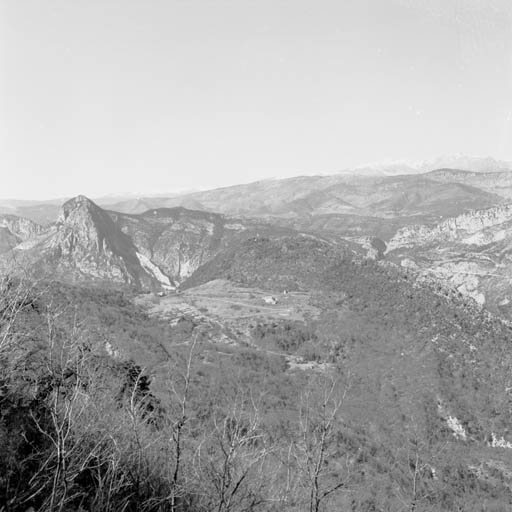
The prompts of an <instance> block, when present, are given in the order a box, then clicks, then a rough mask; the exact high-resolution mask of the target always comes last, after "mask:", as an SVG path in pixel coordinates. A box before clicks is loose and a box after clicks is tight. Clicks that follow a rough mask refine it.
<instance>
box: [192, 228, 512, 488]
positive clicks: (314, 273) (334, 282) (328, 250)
mask: <svg viewBox="0 0 512 512" xmlns="http://www.w3.org/2000/svg"><path fill="white" fill-rule="evenodd" d="M219 278H221V279H228V280H230V281H233V282H235V283H238V284H241V285H243V286H249V287H251V286H254V287H258V288H263V289H267V290H269V291H272V292H279V291H282V290H283V289H291V290H293V289H294V290H300V291H304V292H307V293H308V294H309V295H310V297H311V298H310V301H311V304H313V305H314V306H315V307H317V308H319V309H320V310H322V311H323V313H322V315H321V317H320V318H319V320H318V323H315V324H313V326H311V327H310V337H311V340H313V341H310V342H309V343H310V344H313V343H314V344H315V345H316V348H315V349H313V350H314V351H313V353H314V354H316V355H314V356H313V357H316V358H321V357H323V356H322V355H321V354H324V355H325V354H329V356H328V357H330V358H331V361H332V360H334V361H336V362H337V363H338V364H339V365H340V368H341V371H343V369H344V371H345V372H348V375H350V379H351V382H352V387H351V390H350V392H349V394H348V396H347V399H346V402H345V405H344V407H345V418H347V422H349V423H351V424H352V425H353V426H354V428H355V429H356V430H357V429H361V428H362V427H361V426H362V425H366V426H365V427H364V428H363V431H365V432H366V433H365V434H364V435H365V436H368V439H370V438H371V439H373V442H375V443H376V444H378V445H380V443H383V442H384V443H388V442H389V441H390V439H391V437H392V436H395V435H396V436H397V437H396V442H397V443H398V444H400V443H401V442H406V443H409V442H411V443H412V444H411V445H410V447H409V448H411V449H412V446H414V443H415V442H419V443H421V444H422V446H423V447H424V448H425V449H426V451H429V450H430V449H432V448H433V451H432V452H430V456H431V457H432V459H430V463H431V464H432V466H433V467H442V466H443V465H446V464H449V462H448V460H447V459H443V457H442V456H440V454H441V453H446V450H449V451H451V450H454V451H453V452H452V453H453V454H455V453H459V455H457V457H463V459H464V461H465V462H464V463H465V464H466V471H468V472H469V473H468V474H472V473H471V472H472V471H473V470H470V469H469V466H471V465H472V464H475V463H476V464H482V457H484V459H485V458H487V457H489V458H492V457H498V458H499V457H501V456H504V457H505V459H506V461H507V462H506V464H507V466H508V468H509V469H512V456H511V454H505V453H503V452H501V451H498V452H496V451H495V452H493V446H494V445H493V442H492V441H491V438H492V435H491V434H494V435H496V436H497V438H498V439H499V438H501V436H503V435H504V436H505V438H506V439H507V441H510V440H511V439H510V438H509V436H510V430H509V425H510V421H512V416H511V410H510V408H509V407H508V406H504V404H505V403H508V401H509V400H510V387H508V386H509V384H507V383H508V382H509V373H508V372H509V371H510V370H511V368H512V358H511V356H510V354H511V352H510V341H509V339H510V327H508V326H507V325H506V324H504V323H503V322H501V321H500V320H498V319H497V318H495V317H493V316H492V315H490V314H489V313H488V312H486V311H485V310H484V309H482V308H480V307H479V306H478V305H477V304H476V303H475V302H474V301H472V300H468V299H465V298H464V297H461V296H459V295H458V294H457V293H456V292H453V291H451V289H450V288H444V287H441V286H439V285H438V283H436V282H435V281H433V280H427V281H425V280H421V279H420V280H419V279H417V277H416V276H415V275H414V274H413V273H410V272H407V271H403V270H400V269H398V268H396V267H395V266H393V265H389V264H386V263H384V264H383V263H376V262H372V261H369V260H360V259H358V258H354V257H353V255H351V254H350V253H349V252H348V251H339V250H337V249H336V248H335V247H333V246H332V245H330V244H327V243H325V242H320V241H318V240H313V239H310V238H307V237H289V238H285V239H280V240H269V239H264V238H254V239H250V240H247V241H245V242H244V243H243V244H241V245H240V246H239V247H238V248H236V249H230V250H226V251H223V253H220V254H219V255H217V257H216V258H214V259H213V260H212V261H210V262H208V263H206V264H205V265H204V266H202V267H201V268H200V269H198V271H197V272H196V273H195V274H194V275H193V276H192V277H191V278H190V279H189V280H188V281H187V282H186V283H185V285H184V287H185V288H187V287H192V290H191V291H192V292H193V290H194V288H193V287H194V286H197V285H201V284H203V283H206V282H209V281H212V280H214V279H219ZM320 347H322V348H320ZM315 360H318V359H315ZM320 360H322V359H320ZM348 418H350V419H348ZM356 425H357V426H356ZM359 432H361V430H359ZM429 439H430V440H429ZM430 443H433V444H430ZM434 446H437V448H434ZM427 447H428V448H427ZM409 448H408V449H409ZM438 449H439V451H438ZM484 453H485V454H484ZM462 454H464V455H462ZM424 455H426V453H425V454H424ZM479 460H480V462H477V461H479ZM438 465H439V466H438ZM484 465H485V464H484ZM374 469H375V468H374ZM473 474H474V473H473ZM448 480H449V479H448ZM510 483H511V482H509V484H510Z"/></svg>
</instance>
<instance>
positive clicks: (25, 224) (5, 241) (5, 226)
mask: <svg viewBox="0 0 512 512" xmlns="http://www.w3.org/2000/svg"><path fill="white" fill-rule="evenodd" d="M43 231H44V228H43V227H42V226H40V225H39V224H36V223H35V222H33V221H31V220H29V219H25V218H23V217H17V216H16V215H0V253H2V252H7V251H9V250H11V249H12V248H14V247H16V246H17V245H18V244H20V243H21V242H24V241H26V240H29V239H31V238H34V237H36V236H38V235H39V234H40V233H42V232H43Z"/></svg>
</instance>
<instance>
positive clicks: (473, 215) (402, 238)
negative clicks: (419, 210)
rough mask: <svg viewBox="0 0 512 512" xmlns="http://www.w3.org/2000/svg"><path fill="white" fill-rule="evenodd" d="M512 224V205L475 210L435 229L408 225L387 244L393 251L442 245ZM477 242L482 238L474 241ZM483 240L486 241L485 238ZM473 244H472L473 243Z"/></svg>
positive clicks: (438, 225) (449, 220) (389, 249)
mask: <svg viewBox="0 0 512 512" xmlns="http://www.w3.org/2000/svg"><path fill="white" fill-rule="evenodd" d="M509 221H512V204H506V205H500V206H495V207H493V208H487V209H483V210H474V211H470V212H467V213H464V214H462V215H459V216H457V217H453V218H450V219H446V220H445V221H443V222H440V223H439V224H436V225H434V226H426V225H419V226H407V227H404V228H402V229H399V230H398V231H397V233H396V234H395V235H394V236H393V237H392V238H391V240H390V241H389V242H388V244H387V251H388V252H390V251H392V250H394V249H396V248H399V247H414V246H416V245H418V244H430V243H442V242H450V241H456V240H462V239H463V238H464V237H466V235H472V234H475V233H477V232H481V231H482V230H485V229H486V228H491V227H495V226H499V225H502V224H504V223H506V222H509ZM473 239H474V241H475V243H477V241H478V240H479V238H478V237H473V238H470V239H469V240H473ZM482 240H483V241H484V240H486V239H485V238H482ZM469 243H472V242H471V241H470V242H469Z"/></svg>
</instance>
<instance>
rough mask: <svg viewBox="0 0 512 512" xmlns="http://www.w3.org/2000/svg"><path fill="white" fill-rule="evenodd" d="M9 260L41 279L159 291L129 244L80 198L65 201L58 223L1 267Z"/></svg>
mask: <svg viewBox="0 0 512 512" xmlns="http://www.w3.org/2000/svg"><path fill="white" fill-rule="evenodd" d="M9 259H13V260H15V261H16V262H17V266H18V267H21V268H23V269H25V270H27V271H28V270H30V271H31V272H33V273H35V274H36V275H39V276H52V277H59V278H61V279H67V280H72V281H76V280H84V279H92V280H101V281H103V280H108V281H111V282H113V283H118V284H128V285H135V286H140V287H143V288H152V287H157V286H158V280H157V279H156V278H155V277H154V276H153V275H151V273H149V272H148V271H147V270H146V269H144V267H143V265H142V264H141V262H140V261H139V259H138V257H137V250H136V247H135V246H134V244H133V242H132V241H131V239H130V238H129V237H128V236H126V235H125V234H124V233H123V232H122V231H121V230H120V229H119V228H118V227H117V226H116V224H115V223H114V222H113V221H112V219H111V218H110V216H109V215H108V214H107V213H106V212H105V211H104V210H102V209H101V208H100V207H99V206H97V205H96V204H95V203H93V202H92V201H90V200H89V199H87V198H86V197H84V196H78V197H75V198H73V199H71V200H69V201H67V202H66V203H65V204H64V205H63V206H62V208H61V212H60V214H59V217H58V219H57V221H56V222H55V223H54V224H53V225H52V226H51V227H50V228H49V229H47V230H46V231H43V232H41V233H38V236H37V237H35V238H34V237H31V238H27V239H26V240H25V241H24V242H22V243H21V244H19V245H17V246H16V247H15V248H14V249H13V250H12V251H11V252H10V253H8V254H6V255H5V257H4V264H5V261H8V260H9Z"/></svg>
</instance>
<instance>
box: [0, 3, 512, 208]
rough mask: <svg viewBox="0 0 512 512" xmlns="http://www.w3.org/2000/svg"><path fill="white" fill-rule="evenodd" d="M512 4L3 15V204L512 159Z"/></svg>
mask: <svg viewBox="0 0 512 512" xmlns="http://www.w3.org/2000/svg"><path fill="white" fill-rule="evenodd" d="M511 4H512V2H511V1H510V0H355V1H352V0H332V1H331V0H324V1H321V0H315V1H313V0H254V1H252V0H230V1H228V0H118V1H114V0H12V1H11V0H0V178H1V179H0V197H17V198H42V197H61V196H68V195H75V194H78V193H83V194H88V195H93V196H98V195H101V194H107V193H125V192H134V193H140V194H143V193H156V192H161V193H166V192H173V191H176V190H180V189H191V188H206V187H214V186H221V185H226V184H231V183H237V182H247V181H251V180H255V179H259V178H265V177H271V176H290V175H296V174H303V173H314V172H322V173H327V172H335V171H337V170H341V169H344V168H348V167H352V166H356V165H359V164H364V163H367V162H374V161H380V160H388V159H424V158H431V157H435V156H438V155H440V154H448V153H456V152H462V153H468V154H474V155H482V156H483V155H492V156H494V157H496V158H503V159H508V160H512V6H511Z"/></svg>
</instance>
